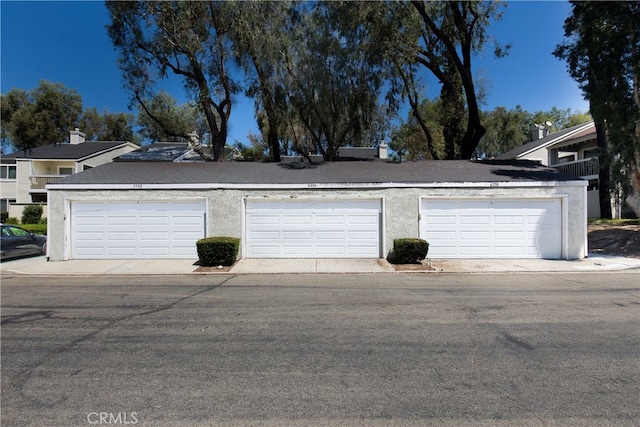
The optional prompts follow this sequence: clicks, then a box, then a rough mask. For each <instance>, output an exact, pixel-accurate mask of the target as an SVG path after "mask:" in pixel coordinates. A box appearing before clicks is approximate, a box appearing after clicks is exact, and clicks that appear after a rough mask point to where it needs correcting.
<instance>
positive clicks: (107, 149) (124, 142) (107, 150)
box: [76, 141, 140, 162]
mask: <svg viewBox="0 0 640 427" xmlns="http://www.w3.org/2000/svg"><path fill="white" fill-rule="evenodd" d="M105 142H106V141H105ZM125 145H131V148H140V147H138V146H137V145H136V144H134V143H133V142H129V141H123V142H122V143H121V144H118V145H114V146H113V147H111V148H106V149H104V150H102V151H96V152H95V153H92V154H89V155H87V156H84V157H80V158H78V159H76V162H82V161H84V160H87V159H90V158H92V157H95V156H99V155H101V154H104V153H108V152H109V151H113V150H117V149H118V148H122V147H123V146H125Z"/></svg>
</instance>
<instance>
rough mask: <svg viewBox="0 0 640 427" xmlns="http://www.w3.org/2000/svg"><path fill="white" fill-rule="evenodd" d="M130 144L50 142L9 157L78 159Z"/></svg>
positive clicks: (118, 142)
mask: <svg viewBox="0 0 640 427" xmlns="http://www.w3.org/2000/svg"><path fill="white" fill-rule="evenodd" d="M124 144H128V142H125V141H113V142H106V141H88V142H83V143H81V144H66V143H65V144H49V145H43V146H40V147H35V148H31V149H29V150H20V151H16V152H14V153H11V154H7V155H6V156H3V157H6V158H9V159H56V160H63V159H71V160H78V159H83V158H85V157H88V156H91V155H93V154H97V153H100V152H102V151H106V150H111V149H113V148H116V147H118V146H120V145H124Z"/></svg>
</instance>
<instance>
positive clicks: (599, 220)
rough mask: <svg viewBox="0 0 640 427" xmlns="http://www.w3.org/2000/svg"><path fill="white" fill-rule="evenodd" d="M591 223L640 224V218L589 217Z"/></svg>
mask: <svg viewBox="0 0 640 427" xmlns="http://www.w3.org/2000/svg"><path fill="white" fill-rule="evenodd" d="M589 224H595V225H607V224H609V225H640V219H603V218H589Z"/></svg>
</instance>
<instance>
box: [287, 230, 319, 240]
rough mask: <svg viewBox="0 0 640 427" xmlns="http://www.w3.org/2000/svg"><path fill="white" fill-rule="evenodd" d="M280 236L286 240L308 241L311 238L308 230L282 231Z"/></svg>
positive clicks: (311, 235)
mask: <svg viewBox="0 0 640 427" xmlns="http://www.w3.org/2000/svg"><path fill="white" fill-rule="evenodd" d="M282 234H283V237H284V238H285V239H286V240H310V239H311V238H312V237H313V233H312V232H311V231H310V230H307V231H302V230H298V231H284V232H283V233H282Z"/></svg>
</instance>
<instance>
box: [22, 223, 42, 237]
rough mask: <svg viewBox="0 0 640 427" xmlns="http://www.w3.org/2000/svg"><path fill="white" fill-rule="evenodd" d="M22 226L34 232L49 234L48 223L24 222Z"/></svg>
mask: <svg viewBox="0 0 640 427" xmlns="http://www.w3.org/2000/svg"><path fill="white" fill-rule="evenodd" d="M20 227H22V228H24V229H25V230H27V231H31V232H32V233H36V234H42V235H43V236H46V235H47V224H22V225H21V226H20Z"/></svg>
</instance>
